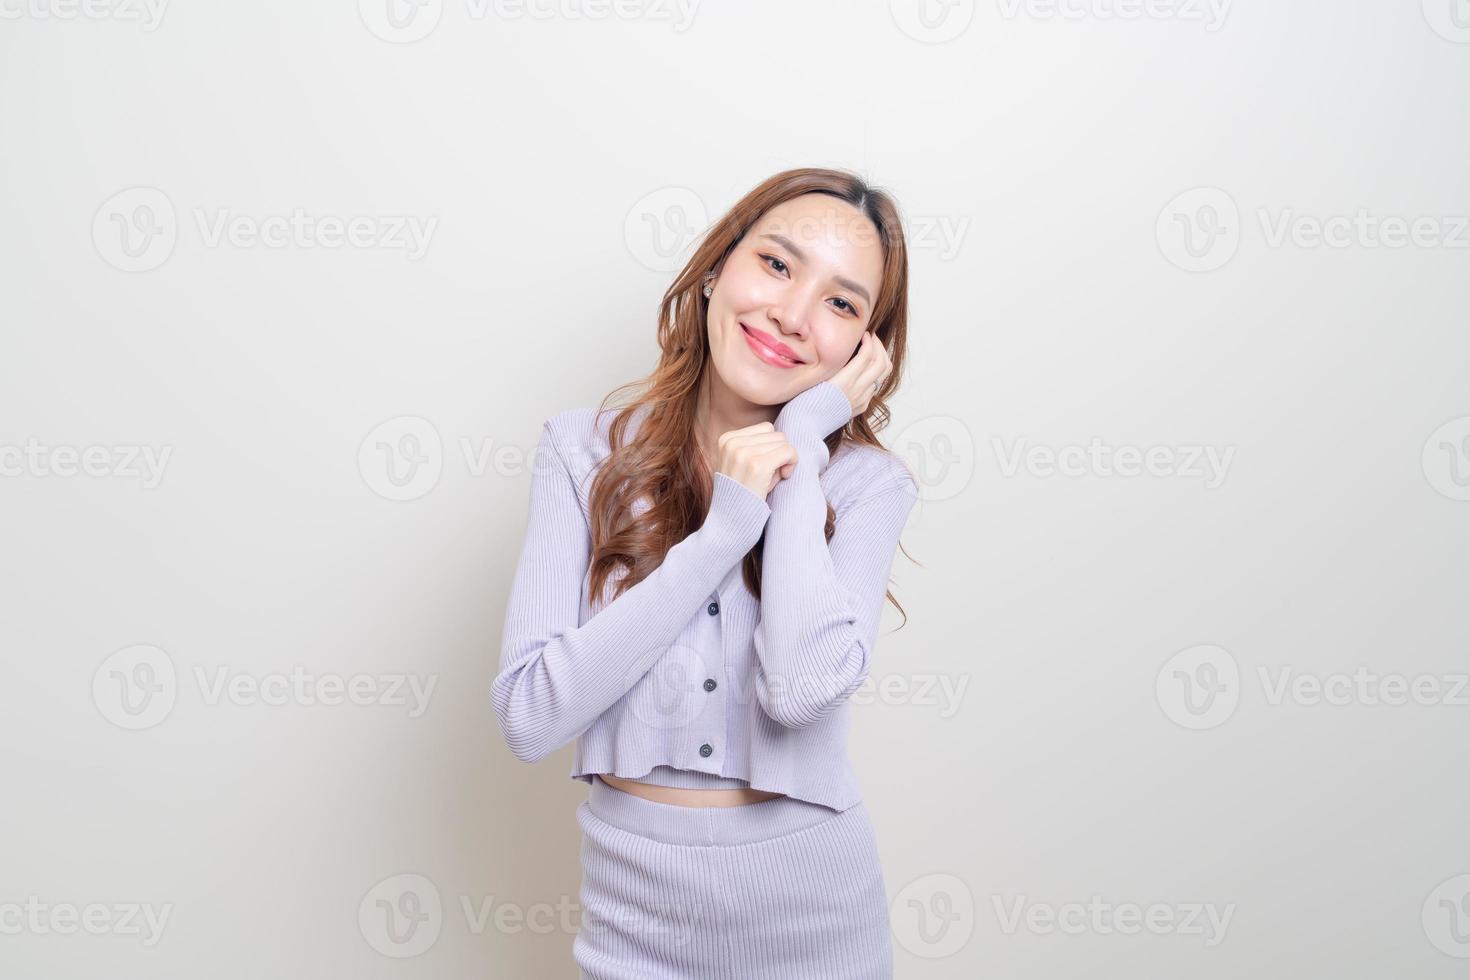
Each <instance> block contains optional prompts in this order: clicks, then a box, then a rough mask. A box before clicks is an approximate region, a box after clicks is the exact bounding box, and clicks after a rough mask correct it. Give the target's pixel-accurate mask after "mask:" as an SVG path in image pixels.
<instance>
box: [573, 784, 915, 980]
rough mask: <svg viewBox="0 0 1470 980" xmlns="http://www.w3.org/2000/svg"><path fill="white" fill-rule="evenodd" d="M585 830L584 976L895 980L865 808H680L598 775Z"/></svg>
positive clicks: (796, 803)
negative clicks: (616, 785)
mask: <svg viewBox="0 0 1470 980" xmlns="http://www.w3.org/2000/svg"><path fill="white" fill-rule="evenodd" d="M577 824H578V825H579V826H580V827H581V828H582V886H581V895H580V903H581V907H582V925H581V928H580V929H579V930H578V932H577V936H576V939H575V940H574V941H573V943H572V955H573V958H574V959H575V960H576V962H577V965H578V967H579V968H580V969H581V974H580V976H581V980H695V978H698V980H814V978H824V980H892V978H893V947H892V945H891V943H890V939H889V921H888V894H887V889H886V888H885V887H884V884H883V872H882V868H881V866H880V864H879V860H878V850H877V844H876V841H875V838H874V836H873V826H872V824H871V822H870V821H869V819H868V813H867V810H866V809H865V808H864V806H863V804H862V803H857V804H855V805H853V806H851V807H849V808H847V809H846V810H843V811H841V812H838V811H836V810H832V809H830V808H828V807H825V806H820V805H818V804H815V803H808V802H806V801H804V800H797V799H793V798H792V797H789V796H780V797H776V798H774V799H770V800H762V801H761V802H759V803H750V804H746V805H744V806H727V807H720V806H710V807H688V806H676V805H674V804H672V803H655V802H653V801H652V800H645V799H643V798H642V797H639V796H634V795H633V794H631V793H625V792H623V791H622V790H619V789H614V788H613V787H611V786H609V785H608V784H606V783H604V782H603V781H602V780H601V779H596V778H594V779H593V780H592V788H591V792H590V793H589V795H588V797H587V801H586V802H585V803H582V804H580V805H579V806H578V807H577Z"/></svg>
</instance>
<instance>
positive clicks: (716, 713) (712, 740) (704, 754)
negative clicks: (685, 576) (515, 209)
mask: <svg viewBox="0 0 1470 980" xmlns="http://www.w3.org/2000/svg"><path fill="white" fill-rule="evenodd" d="M704 611H705V613H706V614H707V615H708V616H709V617H710V620H709V622H708V623H706V636H708V637H709V643H710V647H709V648H710V649H711V650H712V651H714V654H715V657H714V658H713V661H714V662H711V664H710V668H711V673H712V674H713V673H716V672H717V667H716V664H723V663H724V643H723V641H724V636H723V634H724V631H723V630H722V629H721V628H720V626H721V624H720V620H719V615H720V595H719V593H718V592H716V593H714V594H713V595H711V597H710V600H709V602H708V603H706V604H705V607H704ZM702 686H703V688H704V691H705V694H706V696H708V697H710V698H712V699H717V700H714V701H713V702H712V703H709V704H707V705H706V707H705V710H704V711H702V712H700V718H701V720H703V721H705V723H706V727H705V731H703V732H699V733H691V734H692V735H693V736H694V737H695V738H702V741H701V742H700V743H699V747H698V751H699V756H700V758H701V759H708V758H710V757H712V756H713V755H714V754H715V745H716V744H718V743H719V742H721V740H722V739H723V738H724V732H725V731H726V723H725V703H724V698H723V692H721V694H719V695H717V694H715V693H714V692H715V691H716V690H717V689H718V688H719V682H718V681H717V680H716V679H715V678H714V677H713V676H710V677H706V678H704V683H703V685H702Z"/></svg>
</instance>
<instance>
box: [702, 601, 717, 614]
mask: <svg viewBox="0 0 1470 980" xmlns="http://www.w3.org/2000/svg"><path fill="white" fill-rule="evenodd" d="M705 611H706V612H708V613H709V614H710V615H711V616H714V615H717V614H718V613H719V611H720V604H719V603H718V602H711V603H710V604H709V605H708V606H707V607H706V609H705Z"/></svg>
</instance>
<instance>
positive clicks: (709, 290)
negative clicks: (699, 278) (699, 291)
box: [704, 286, 715, 299]
mask: <svg viewBox="0 0 1470 980" xmlns="http://www.w3.org/2000/svg"><path fill="white" fill-rule="evenodd" d="M714 294H715V287H713V286H705V287H704V298H705V299H709V298H710V297H711V296H713V295H714Z"/></svg>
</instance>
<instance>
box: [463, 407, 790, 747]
mask: <svg viewBox="0 0 1470 980" xmlns="http://www.w3.org/2000/svg"><path fill="white" fill-rule="evenodd" d="M555 422H556V420H555V419H551V420H548V421H547V422H546V423H545V424H544V425H543V426H542V432H541V440H540V443H539V444H538V446H537V452H536V466H535V468H534V470H533V472H532V477H531V504H530V517H529V519H528V522H527V526H526V537H525V542H524V544H523V545H522V547H521V553H520V560H519V563H518V564H517V566H516V572H515V578H514V580H513V582H512V585H511V592H510V600H509V605H508V607H507V610H506V616H505V631H504V636H503V638H502V643H501V653H500V672H499V674H498V675H497V676H496V677H495V680H494V681H493V683H492V685H491V692H490V699H491V703H492V704H493V705H494V708H495V714H496V716H497V717H498V718H499V720H500V729H501V732H502V733H503V734H504V736H505V740H506V742H507V743H508V744H509V746H510V749H511V751H512V752H514V753H515V755H516V757H517V758H519V759H521V760H523V761H526V762H534V761H536V760H538V759H541V758H543V757H544V756H546V755H548V754H550V753H551V752H553V751H555V750H556V749H558V748H560V747H561V746H563V745H565V744H567V743H568V742H570V741H572V740H574V739H575V738H577V737H578V736H579V735H581V734H582V733H583V732H584V731H586V730H587V728H588V727H590V726H591V725H592V723H593V722H594V721H596V720H597V718H598V716H599V715H601V714H602V713H603V712H604V711H605V710H607V709H608V708H609V707H611V706H612V705H613V704H615V703H616V702H617V701H618V700H619V699H620V698H621V697H623V695H624V694H626V693H627V691H628V690H629V689H630V688H631V687H632V686H633V685H634V684H635V683H636V682H637V681H638V680H639V679H640V678H641V677H642V676H643V675H644V674H646V673H647V672H648V671H649V670H650V669H652V668H653V666H654V665H655V664H656V663H657V662H658V660H659V659H660V658H661V657H662V656H663V655H664V654H665V653H666V652H667V651H668V649H669V647H670V646H671V645H672V643H673V642H674V640H675V639H677V637H678V635H679V633H680V631H681V630H682V629H683V628H684V627H685V626H686V625H687V624H688V622H689V621H690V619H691V618H692V617H693V616H694V614H695V613H696V612H697V611H698V610H699V608H700V607H701V606H702V605H703V603H704V602H705V600H706V598H707V597H708V596H709V594H710V593H711V592H713V591H714V590H715V589H716V588H717V587H718V585H719V584H720V582H721V581H722V580H723V579H724V577H725V575H726V574H727V573H728V572H729V571H730V569H731V568H733V567H735V565H736V564H737V563H738V562H740V560H741V559H743V558H744V557H745V555H746V553H747V552H749V551H750V549H751V548H752V547H754V546H755V543H756V541H757V540H758V539H759V538H760V536H761V530H762V528H763V527H764V526H765V523H766V520H767V518H768V517H769V516H770V512H771V511H770V507H769V505H768V504H767V503H766V501H765V499H764V498H763V497H762V496H760V495H759V494H756V493H755V492H753V491H751V490H750V489H748V488H747V487H746V486H745V485H744V484H742V483H740V482H739V481H737V480H735V479H733V478H731V477H729V476H727V475H725V474H724V473H716V474H715V475H714V488H713V494H712V497H711V501H710V509H709V512H708V513H707V514H706V515H705V519H704V522H703V524H702V526H701V527H700V528H699V529H698V530H697V531H695V532H694V533H692V534H690V535H688V536H687V537H685V538H684V539H683V540H682V541H680V542H679V543H678V544H676V545H674V546H673V547H672V548H670V549H669V551H668V553H667V554H666V555H665V556H664V560H663V562H662V563H661V564H660V565H659V567H658V568H656V569H655V570H654V571H653V572H651V573H650V574H649V575H648V576H647V577H646V578H644V579H643V580H642V581H640V582H638V583H636V584H635V585H633V586H631V587H630V588H628V589H627V590H626V591H625V592H623V593H622V594H621V595H619V596H618V597H617V598H616V599H614V600H613V601H612V602H610V603H608V604H607V605H606V606H604V607H602V608H601V609H599V610H598V611H597V612H596V613H594V614H592V615H591V616H589V617H588V619H587V621H586V622H583V623H579V622H578V620H579V618H580V616H581V605H582V586H583V580H584V578H585V577H586V574H587V570H588V566H589V562H590V559H591V532H590V529H589V528H588V525H587V519H586V516H585V514H584V512H583V510H582V508H581V505H580V504H579V503H578V499H577V492H576V487H575V485H574V483H573V477H572V471H571V469H570V468H569V467H568V466H567V463H566V459H565V458H564V456H563V454H562V452H561V449H562V446H559V445H558V438H557V433H556V431H555V425H554V423H555ZM566 448H568V450H571V449H574V448H576V447H574V446H572V445H570V444H569V443H568V444H567V447H566Z"/></svg>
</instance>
